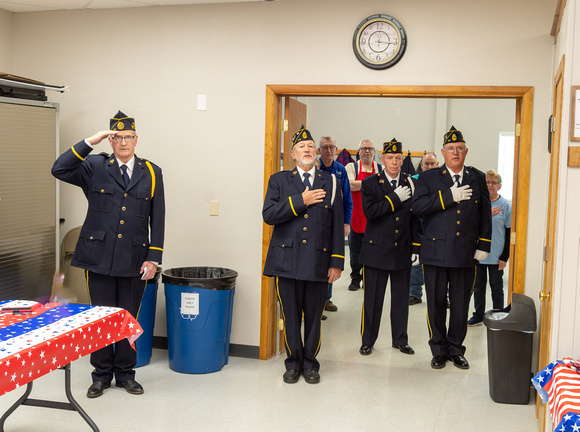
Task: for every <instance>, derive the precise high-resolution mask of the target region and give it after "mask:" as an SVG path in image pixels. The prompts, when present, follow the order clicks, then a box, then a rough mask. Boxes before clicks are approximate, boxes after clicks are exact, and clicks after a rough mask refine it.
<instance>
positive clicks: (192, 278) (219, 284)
mask: <svg viewBox="0 0 580 432" xmlns="http://www.w3.org/2000/svg"><path fill="white" fill-rule="evenodd" d="M237 277H238V273H237V272H236V271H234V270H230V269H226V268H222V267H179V268H172V269H169V270H165V271H164V272H163V273H162V280H163V284H164V286H165V308H166V312H167V345H168V351H169V367H170V368H171V369H173V370H174V371H176V372H183V373H208V372H216V371H219V370H221V369H222V367H223V366H224V365H226V364H227V363H228V354H229V346H230V332H231V329H232V311H233V304H234V292H235V284H236V278H237Z"/></svg>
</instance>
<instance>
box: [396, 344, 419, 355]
mask: <svg viewBox="0 0 580 432" xmlns="http://www.w3.org/2000/svg"><path fill="white" fill-rule="evenodd" d="M393 348H397V349H398V350H399V351H401V352H402V353H403V354H415V350H413V348H411V346H410V345H409V344H405V345H395V344H393Z"/></svg>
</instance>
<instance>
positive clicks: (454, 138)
mask: <svg viewBox="0 0 580 432" xmlns="http://www.w3.org/2000/svg"><path fill="white" fill-rule="evenodd" d="M467 152H468V149H467V146H466V144H465V140H464V138H463V134H462V133H461V132H460V131H458V130H457V129H455V127H454V126H451V129H450V130H449V132H447V133H446V134H445V137H444V140H443V148H442V149H441V153H442V154H443V158H444V159H445V165H443V166H441V167H440V168H433V169H431V170H429V171H426V172H424V173H421V175H420V176H419V181H418V184H417V189H416V191H415V195H414V196H413V211H414V212H415V213H416V214H418V215H419V216H422V217H423V242H422V246H421V262H422V263H423V274H424V277H425V292H426V294H427V314H428V316H427V320H428V326H429V331H430V339H429V345H430V347H431V353H432V354H433V358H432V360H431V367H432V368H434V369H441V368H443V367H445V364H446V362H447V361H448V360H450V361H452V362H453V364H454V365H455V366H457V367H458V368H460V369H468V368H469V362H468V361H467V360H466V359H465V357H464V354H465V346H464V345H463V341H464V339H465V335H466V333H467V318H468V313H469V300H470V298H471V293H472V290H473V283H474V280H475V269H476V264H477V261H481V260H484V259H485V258H486V257H487V254H488V253H489V251H490V246H491V206H490V200H489V191H488V190H487V186H486V183H485V174H483V173H482V172H481V171H479V170H477V169H475V168H473V167H469V166H465V165H464V162H465V157H466V156H467ZM448 287H449V303H450V309H449V329H447V326H446V319H447V299H446V296H447V288H448Z"/></svg>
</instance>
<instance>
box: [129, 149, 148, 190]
mask: <svg viewBox="0 0 580 432" xmlns="http://www.w3.org/2000/svg"><path fill="white" fill-rule="evenodd" d="M146 169H147V167H146V166H145V163H144V162H143V161H142V160H141V159H138V158H137V156H135V164H134V165H133V175H131V181H130V182H129V186H128V187H127V190H129V189H131V188H132V187H133V186H135V185H136V184H137V182H138V181H139V180H140V179H141V177H143V174H144V173H145V170H146Z"/></svg>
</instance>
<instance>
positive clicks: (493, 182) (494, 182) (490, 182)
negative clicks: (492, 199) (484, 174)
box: [485, 181, 499, 186]
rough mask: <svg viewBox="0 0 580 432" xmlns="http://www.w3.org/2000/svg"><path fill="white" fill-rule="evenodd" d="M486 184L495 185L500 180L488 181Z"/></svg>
mask: <svg viewBox="0 0 580 432" xmlns="http://www.w3.org/2000/svg"><path fill="white" fill-rule="evenodd" d="M485 184H486V185H488V186H490V185H491V186H495V185H498V184H499V182H496V181H486V182H485Z"/></svg>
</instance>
